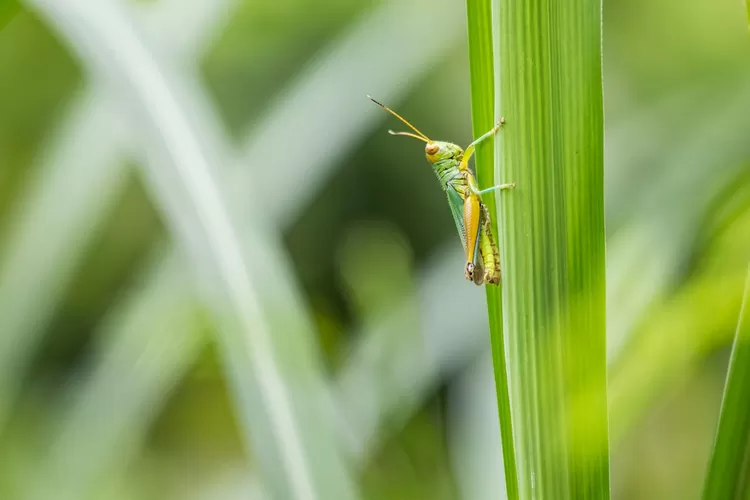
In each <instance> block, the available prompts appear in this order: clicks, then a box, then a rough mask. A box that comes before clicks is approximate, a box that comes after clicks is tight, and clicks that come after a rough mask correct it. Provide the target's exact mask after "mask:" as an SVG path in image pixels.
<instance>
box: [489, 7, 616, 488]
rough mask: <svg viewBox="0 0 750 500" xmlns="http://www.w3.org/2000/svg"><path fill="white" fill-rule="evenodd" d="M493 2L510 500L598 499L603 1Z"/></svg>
mask: <svg viewBox="0 0 750 500" xmlns="http://www.w3.org/2000/svg"><path fill="white" fill-rule="evenodd" d="M493 7H494V13H495V19H496V21H495V24H496V25H495V35H496V36H495V43H496V45H495V47H496V51H495V54H496V56H495V61H496V64H498V65H499V67H498V68H496V74H498V75H499V77H498V78H496V81H495V86H496V94H495V97H496V106H497V108H496V109H497V113H498V114H501V113H502V115H503V116H504V117H505V118H506V125H505V127H504V129H503V131H502V133H501V134H498V137H497V139H496V148H498V149H496V156H495V158H496V165H495V167H496V175H497V176H498V178H499V179H501V180H502V181H503V182H515V183H516V184H517V187H516V189H515V190H514V191H512V192H509V193H505V194H503V195H502V196H500V198H499V199H500V203H499V210H498V224H499V226H500V227H501V228H502V229H503V230H502V232H501V234H500V260H501V263H502V265H503V268H504V271H505V272H504V280H503V312H504V315H503V320H504V331H505V335H506V343H507V346H508V373H509V382H510V398H511V410H512V419H513V432H514V441H515V451H516V467H517V470H518V482H519V484H518V487H519V497H520V498H522V499H526V498H556V499H566V498H575V499H579V498H597V499H600V498H608V497H609V456H608V430H607V400H606V355H605V298H604V297H605V295H604V294H605V274H604V199H603V197H604V195H603V150H604V147H603V145H604V140H603V110H602V79H601V78H602V74H601V3H600V2H599V1H598V0H572V1H569V2H565V4H564V5H563V4H560V3H555V2H551V1H548V0H532V1H528V2H516V1H514V0H495V1H494V3H493Z"/></svg>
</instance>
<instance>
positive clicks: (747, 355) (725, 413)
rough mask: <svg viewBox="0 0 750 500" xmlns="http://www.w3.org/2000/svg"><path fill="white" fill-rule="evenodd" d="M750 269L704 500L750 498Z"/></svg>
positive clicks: (730, 360) (749, 268) (704, 490)
mask: <svg viewBox="0 0 750 500" xmlns="http://www.w3.org/2000/svg"><path fill="white" fill-rule="evenodd" d="M749 310H750V266H748V268H747V278H746V281H745V293H744V295H743V299H742V306H741V308H740V317H739V320H738V322H737V331H736V333H735V337H734V345H733V347H732V356H731V357H730V359H729V371H728V373H727V381H726V385H725V387H724V399H723V401H722V402H721V414H720V415H719V426H718V430H717V432H716V440H715V441H714V449H713V454H712V456H711V462H710V464H709V466H708V474H707V476H706V482H705V485H704V488H703V498H704V499H707V500H711V499H717V500H718V499H725V498H748V492H749V491H750V479H748V478H750V406H748V404H747V402H748V394H750V318H749V317H750V312H749Z"/></svg>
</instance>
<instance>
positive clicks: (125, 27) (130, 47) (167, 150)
mask: <svg viewBox="0 0 750 500" xmlns="http://www.w3.org/2000/svg"><path fill="white" fill-rule="evenodd" d="M33 4H34V6H36V7H38V8H39V9H40V10H41V11H42V12H43V13H44V14H45V15H46V16H48V17H49V18H51V20H52V21H53V24H54V25H55V26H56V27H57V28H58V29H60V31H61V32H62V33H63V34H64V35H65V36H67V37H68V38H69V39H70V41H71V42H72V43H73V44H75V47H76V48H77V49H78V51H79V52H80V54H81V55H82V56H84V57H85V58H86V60H87V62H88V63H89V64H90V65H91V67H92V69H95V70H99V71H102V73H103V74H104V75H106V76H107V77H108V78H109V81H111V82H116V83H117V85H118V86H119V88H120V90H122V91H123V93H124V95H125V96H126V97H127V98H128V99H130V101H131V102H132V104H133V106H132V109H131V110H130V111H131V112H132V113H133V115H132V117H133V119H134V121H135V123H139V125H140V127H139V129H143V130H144V131H148V132H145V133H144V134H143V136H142V137H141V138H142V139H144V141H146V142H145V144H149V146H150V148H148V150H149V152H150V155H151V159H152V160H153V162H152V163H151V165H152V166H153V168H150V169H147V170H146V174H147V175H146V177H147V181H148V182H149V183H150V186H151V188H152V189H153V192H154V193H155V195H156V201H157V202H158V203H159V204H160V205H161V208H162V209H163V210H164V212H165V215H166V218H167V222H168V224H169V225H170V226H171V227H172V228H173V229H174V231H175V233H176V235H177V236H178V237H179V238H181V242H182V244H183V245H184V247H185V248H186V250H187V251H188V252H189V254H190V255H191V257H192V258H193V260H194V262H195V263H196V264H197V266H198V271H199V272H201V278H202V279H203V284H204V285H205V286H204V292H205V293H206V296H207V298H208V299H209V304H210V305H211V306H212V308H213V311H214V313H215V316H216V319H217V321H218V322H219V325H220V334H219V337H218V340H219V343H220V344H221V347H222V349H223V355H224V357H225V361H226V365H227V370H228V374H229V379H230V381H231V385H232V389H233V391H234V393H235V396H236V405H237V408H238V411H239V414H240V415H239V416H240V420H241V422H242V424H243V425H242V429H243V430H244V431H245V434H246V437H247V439H248V443H249V445H250V447H251V448H252V449H253V450H254V451H255V452H256V456H257V457H258V459H259V461H260V464H261V466H262V467H263V471H264V478H265V479H266V480H267V481H268V483H267V484H268V487H269V489H271V490H273V492H274V494H275V495H276V496H278V497H280V498H301V499H316V498H355V497H356V496H357V493H356V488H355V486H354V483H353V482H352V480H351V478H350V477H349V474H348V471H347V465H346V464H345V463H344V462H343V460H341V458H340V457H339V456H338V452H337V450H336V446H335V441H334V439H332V438H331V437H330V434H331V433H332V429H330V425H329V422H328V421H327V419H326V417H327V415H326V414H325V410H324V408H323V407H322V404H321V403H322V402H323V400H324V399H323V397H322V394H321V392H322V390H323V388H322V387H321V386H320V383H319V382H320V377H319V376H318V374H317V372H316V370H317V369H318V368H319V367H318V366H317V365H316V364H315V363H314V360H310V359H306V357H305V356H306V354H307V353H308V352H310V351H308V350H307V349H306V347H307V345H302V346H301V347H300V348H298V349H288V348H285V347H286V346H289V345H292V342H294V341H295V340H298V341H299V342H300V343H303V344H304V341H305V340H306V339H309V337H307V336H305V335H304V334H302V335H297V334H296V332H299V331H304V330H305V329H308V328H309V322H308V321H306V319H305V318H304V317H303V313H302V311H303V310H304V309H303V308H302V307H295V306H296V305H298V304H294V302H295V300H294V299H295V297H293V295H294V292H293V291H292V290H289V289H288V287H287V289H284V286H285V284H286V282H287V281H288V280H286V278H287V276H288V274H287V272H286V270H285V268H284V266H283V265H280V263H279V260H280V256H281V255H282V253H281V252H280V251H279V250H278V246H276V247H275V248H276V249H271V248H270V246H271V245H273V244H274V243H275V241H274V239H273V237H272V236H271V235H269V234H268V233H266V232H263V231H261V230H259V229H258V228H253V230H251V231H245V232H244V233H243V235H242V237H241V236H240V231H239V226H238V224H237V222H236V217H237V215H234V216H233V215H232V214H233V213H234V212H233V210H232V209H233V208H234V207H233V206H232V205H230V204H229V203H228V202H227V201H226V197H225V196H224V191H223V189H222V186H221V185H220V182H219V179H217V177H216V174H215V172H214V167H213V165H214V164H215V163H220V162H222V159H223V161H227V160H228V158H227V157H226V149H225V148H221V147H220V144H219V143H217V142H215V141H220V138H219V137H218V135H220V134H217V131H216V129H215V127H214V128H211V125H212V124H213V123H212V122H213V121H212V120H210V119H208V118H207V117H203V116H201V118H202V119H203V118H207V119H206V121H205V122H204V121H203V120H201V121H200V122H198V123H200V124H201V125H202V126H203V127H202V128H201V129H200V130H198V128H197V124H196V123H195V122H192V121H191V120H189V119H188V117H187V115H186V109H187V108H186V106H183V103H182V102H181V100H180V99H181V97H182V96H183V95H184V94H186V92H189V91H190V90H192V89H189V88H188V87H189V85H188V83H187V82H181V79H180V78H177V75H176V74H173V73H170V72H169V66H168V65H167V64H165V62H164V61H160V63H161V64H159V63H157V62H156V60H155V59H154V58H153V56H152V54H151V53H150V52H149V51H148V50H147V48H146V47H145V46H144V45H143V43H142V41H141V40H140V39H139V38H138V37H137V36H136V35H135V32H134V29H133V26H132V25H131V24H129V23H128V22H127V21H125V19H124V18H125V16H124V14H123V13H122V12H121V11H119V10H117V8H116V7H115V6H113V5H102V4H89V3H88V2H82V1H79V0H70V1H67V2H48V1H44V0H37V1H35V2H33ZM112 53H116V54H118V56H119V57H118V58H117V59H116V61H115V63H113V60H112V58H111V54H112ZM180 83H182V85H180ZM148 140H151V141H152V142H151V143H149V142H148ZM212 141H213V142H212ZM224 189H226V188H224ZM247 229H249V228H247ZM247 233H249V234H247ZM268 274H274V275H275V276H276V278H277V280H278V281H279V286H277V287H269V288H268V289H264V293H263V295H261V294H260V291H259V290H258V289H257V288H256V287H255V286H254V285H255V279H257V280H258V281H260V280H262V279H263V278H262V276H265V275H268ZM269 311H278V313H277V314H274V315H269ZM281 311H284V313H281Z"/></svg>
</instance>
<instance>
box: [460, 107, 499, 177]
mask: <svg viewBox="0 0 750 500" xmlns="http://www.w3.org/2000/svg"><path fill="white" fill-rule="evenodd" d="M504 123H505V118H500V121H498V122H497V123H496V124H495V126H494V127H492V128H491V129H490V130H489V131H488V132H486V133H484V134H482V135H481V136H479V138H478V139H477V140H475V141H474V142H472V143H471V144H469V145H468V146H467V147H466V149H465V150H464V157H463V158H462V159H461V164H460V165H459V166H458V169H459V170H466V169H467V168H469V159H470V158H471V156H472V155H473V154H474V149H475V148H476V145H477V144H479V143H480V142H482V141H483V140H485V139H488V138H490V137H492V136H493V135H495V134H497V132H498V130H500V127H502V126H503V124H504Z"/></svg>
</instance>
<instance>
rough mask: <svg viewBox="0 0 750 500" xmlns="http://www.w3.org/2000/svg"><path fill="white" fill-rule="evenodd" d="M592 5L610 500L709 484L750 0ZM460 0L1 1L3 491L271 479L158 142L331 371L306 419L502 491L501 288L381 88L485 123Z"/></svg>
mask: <svg viewBox="0 0 750 500" xmlns="http://www.w3.org/2000/svg"><path fill="white" fill-rule="evenodd" d="M89 3H90V4H92V5H88V4H89ZM603 7H604V28H603V32H604V41H603V52H604V56H603V57H604V100H605V102H604V104H605V106H604V107H605V123H606V128H605V156H606V162H605V172H606V176H605V184H606V193H605V201H606V217H607V242H608V247H607V259H608V260H607V282H608V283H607V285H608V312H607V315H608V332H607V335H608V356H609V365H610V373H609V379H610V386H609V399H610V433H611V457H612V478H613V496H614V498H617V499H643V498H659V499H670V498H674V499H687V498H698V497H699V492H700V487H701V483H702V478H703V475H704V469H705V466H706V463H707V459H708V454H709V452H710V447H711V444H712V439H713V435H714V431H715V425H716V421H717V416H718V409H719V404H720V401H721V393H722V389H723V383H724V377H725V373H726V365H727V359H728V352H729V346H730V343H731V340H732V335H733V333H734V329H735V325H736V321H737V317H738V314H739V307H740V299H741V296H742V288H743V281H744V278H745V269H746V266H747V263H748V259H749V257H750V168H749V167H750V65H748V41H749V37H750V34H749V33H748V29H747V18H746V12H745V10H744V6H743V5H742V2H740V1H739V0H719V1H714V2H709V1H705V0H703V1H701V0H680V1H678V0H629V1H625V0H604V6H603ZM464 8H465V7H464V5H463V2H461V1H460V0H439V1H428V0H391V1H389V0H383V1H365V2H362V1H360V2H353V1H351V0H319V1H317V2H305V1H303V0H274V1H270V0H261V1H241V0H190V1H187V0H149V1H147V0H141V1H125V0H120V1H116V0H106V1H105V0H100V1H99V2H85V1H83V0H64V1H62V0H60V1H57V2H56V1H53V0H49V1H46V0H31V1H28V2H26V3H17V2H15V1H7V0H3V1H2V2H0V498H3V499H6V498H7V499H41V498H70V499H88V498H91V499H94V498H97V499H98V498H102V499H123V500H126V499H127V500H131V499H132V500H138V499H191V500H192V499H195V500H198V499H217V500H223V499H227V500H229V499H239V498H268V497H269V495H268V492H269V491H272V490H273V481H277V480H278V478H277V477H275V476H274V475H270V476H269V475H268V474H262V473H261V470H260V469H261V468H259V467H258V466H257V465H258V463H263V462H264V460H265V459H264V456H263V455H264V453H266V451H265V449H264V447H263V446H260V447H258V448H257V449H253V450H251V451H247V447H246V446H245V443H246V440H245V439H244V436H245V433H246V432H247V431H248V427H249V426H251V424H252V422H254V420H253V418H254V412H260V413H262V412H263V411H265V409H264V408H263V407H262V406H258V405H257V404H256V403H257V401H256V400H253V399H252V398H251V401H250V402H249V403H247V402H242V398H241V397H239V394H240V393H241V392H242V391H243V390H244V386H243V385H242V383H241V382H240V383H237V380H240V381H242V380H243V376H244V375H243V372H242V369H240V370H239V371H237V369H236V366H238V365H237V363H235V362H234V361H232V359H231V358H232V357H231V356H228V355H227V354H226V353H227V352H231V350H232V349H231V338H232V337H231V336H228V337H227V336H225V337H222V333H221V332H222V331H225V330H226V329H230V330H231V329H232V326H231V324H230V323H231V321H225V320H224V319H221V317H220V316H221V315H222V312H223V311H222V309H221V305H219V306H218V307H217V306H216V304H221V303H222V300H221V294H220V293H216V292H215V291H214V290H212V287H211V285H210V283H215V281H216V280H213V278H212V273H217V272H218V273H219V274H220V271H216V269H214V268H213V267H212V265H211V263H210V261H211V256H210V255H204V254H203V253H201V250H202V249H204V247H203V246H202V245H201V234H198V233H196V232H195V231H193V229H191V228H192V227H193V226H195V222H194V220H195V218H196V216H195V214H192V213H191V212H190V210H191V209H192V208H193V205H194V204H193V203H191V200H190V199H187V200H186V199H184V198H185V197H184V196H183V194H181V193H184V191H185V189H183V187H182V184H188V183H189V182H188V181H186V180H185V179H183V178H180V177H179V175H175V174H174V172H177V171H178V170H179V169H177V170H175V169H169V168H164V167H162V165H163V164H165V162H169V161H172V163H176V164H179V163H180V161H182V162H183V163H184V165H187V166H188V167H190V165H191V164H192V162H199V159H200V158H204V159H207V161H205V162H204V163H206V164H207V165H208V167H210V168H209V171H210V172H213V174H212V175H215V176H216V179H218V180H217V181H216V182H217V184H220V185H221V186H224V187H223V188H222V190H221V193H222V196H226V197H227V198H226V200H227V201H226V205H227V207H228V208H227V210H229V212H230V213H231V215H232V220H233V221H234V224H235V225H234V229H236V231H237V233H238V237H239V239H240V240H241V245H240V246H241V248H242V249H243V252H244V253H243V255H244V258H245V259H247V262H248V266H249V268H251V271H252V272H250V273H249V275H250V277H251V279H250V280H249V282H250V284H251V285H252V289H253V290H254V293H255V294H257V295H259V296H260V297H261V299H262V300H260V302H261V310H262V311H263V313H264V314H265V315H266V317H268V318H270V319H269V322H270V325H271V326H270V328H269V330H270V332H271V334H272V340H271V342H270V347H269V351H268V352H269V353H271V355H272V357H273V358H274V359H275V360H276V362H277V363H278V364H280V365H281V368H280V371H281V373H289V370H292V371H293V370H294V369H295V366H294V365H295V364H296V363H297V362H298V361H299V360H304V362H303V363H302V364H305V365H306V364H307V363H309V364H310V365H311V366H312V365H314V366H316V367H317V368H315V369H310V370H307V371H304V373H305V376H306V377H308V376H309V377H310V378H311V380H310V384H311V386H312V387H316V388H317V389H321V388H322V390H321V392H322V393H325V394H326V395H327V396H329V397H328V398H326V399H327V400H329V402H330V406H329V407H327V408H328V410H326V411H329V412H330V413H323V416H324V418H322V419H320V418H318V419H317V420H316V419H315V418H313V417H310V418H309V420H307V419H306V415H305V412H304V407H303V411H300V412H299V418H301V420H303V421H305V422H306V424H305V425H303V426H302V431H301V432H303V433H308V434H312V435H316V433H318V432H320V433H321V435H323V436H329V437H331V439H332V440H333V441H335V442H331V443H329V444H328V445H325V446H323V448H325V449H327V450H329V451H331V450H333V453H334V454H336V455H337V456H338V459H339V460H342V461H344V462H345V463H346V464H347V468H348V469H349V470H350V473H351V474H352V476H353V478H354V482H355V483H356V485H357V488H358V489H359V494H360V496H361V497H362V498H367V499H385V498H388V499H391V498H393V499H421V498H425V499H426V498H430V499H433V498H434V499H454V498H462V499H495V498H502V497H503V493H502V492H503V478H502V467H501V463H500V461H501V454H500V442H499V430H498V428H497V427H498V424H497V415H496V408H495V396H494V392H493V391H494V388H493V380H492V371H491V361H490V357H489V343H488V334H487V326H486V309H485V308H484V295H483V293H482V291H481V290H480V289H477V288H475V287H473V286H471V285H469V284H468V283H466V282H464V280H463V276H462V258H461V256H460V254H461V247H460V244H459V241H458V238H457V237H456V235H455V228H454V226H453V222H452V220H451V217H450V215H449V210H448V207H447V204H446V203H445V199H444V195H443V194H442V193H441V191H440V189H439V188H438V184H437V182H436V180H435V179H434V176H433V174H432V173H431V171H430V169H429V168H428V165H427V163H426V162H425V161H424V157H423V153H422V146H421V145H420V144H419V143H417V142H416V141H410V140H407V139H401V138H393V137H390V136H388V135H387V134H386V133H385V131H386V130H387V129H388V128H390V127H394V128H398V127H397V124H396V123H395V122H394V120H393V119H392V118H390V117H388V116H387V115H386V114H385V113H383V112H382V110H380V109H378V108H377V107H376V106H374V105H372V104H371V103H370V102H369V101H367V99H366V98H365V95H366V94H372V95H373V96H375V97H376V98H378V99H380V100H382V101H384V102H386V103H388V104H389V105H390V106H391V107H394V108H395V109H397V110H398V111H399V112H400V113H401V114H403V115H404V116H406V117H408V118H409V119H410V120H411V121H412V122H413V123H414V124H416V125H417V126H418V127H420V128H421V129H422V130H423V131H424V132H425V133H427V134H428V135H429V136H431V137H434V138H439V139H446V140H451V141H453V142H457V143H459V144H467V143H469V142H470V141H471V126H470V116H469V90H468V89H469V76H468V61H467V52H468V51H467V47H466V32H465V29H466V28H465V10H464ZM133 40H135V41H136V42H137V43H134V42H133ZM136 45H137V46H136ZM134 47H135V48H134ZM129 54H130V55H129ZM144 75H145V76H144ZM149 75H151V76H149ZM153 75H156V76H157V80H158V81H157V84H158V85H162V87H159V88H162V89H167V91H168V92H167V94H166V95H167V97H169V99H167V98H165V97H164V95H165V94H159V93H158V92H156V91H154V92H152V90H153V89H151V88H150V87H148V86H145V87H144V86H141V87H139V85H140V84H139V82H144V81H146V82H148V81H149V80H148V79H149V78H152V77H153ZM152 80H153V78H152ZM152 83H153V81H152ZM155 85H156V84H155ZM158 85H157V87H158ZM157 90H158V89H157ZM170 96H171V97H170ZM167 101H168V102H167ZM165 103H166V104H165ZM170 103H171V104H174V108H175V109H176V110H177V111H175V110H174V109H172V110H171V111H170V109H169V106H168V104H169V105H171V104H170ZM162 107H163V108H164V109H161V108H162ZM170 113H171V114H170ZM159 116H165V117H167V118H165V120H166V121H159V120H160V118H159ZM154 117H156V118H154ZM170 141H172V142H170ZM164 144H167V146H166V147H165V146H164ZM170 145H171V149H170ZM196 152H197V153H199V154H198V155H197V156H196V154H194V153H196ZM200 155H203V156H202V157H201V156H200ZM165 158H166V159H165ZM175 158H177V159H178V161H176V160H175ZM180 158H182V160H179V159H180ZM196 158H198V159H196ZM199 166H200V165H199ZM170 176H171V177H170ZM188 177H189V176H188ZM222 179H224V180H222ZM227 179H228V180H227ZM205 180H206V179H203V181H205ZM209 180H210V179H209ZM201 182H202V181H201ZM196 185H197V184H196ZM202 185H203V184H201V186H202ZM196 189H199V190H200V186H199V187H198V188H196ZM222 199H224V198H222ZM206 227H209V231H210V228H211V227H213V226H212V225H211V223H210V221H209V222H208V223H207V224H206ZM204 261H207V262H208V264H206V262H204ZM230 274H231V273H230ZM230 281H231V280H230ZM268 297H271V298H270V299H269V298H268ZM252 311H253V310H252V309H250V312H249V313H248V317H249V318H250V320H249V321H251V322H252V321H253V313H252ZM217 312H218V316H219V318H218V319H217ZM235 312H236V311H235ZM240 316H242V315H240ZM285 321H286V322H285ZM300 325H302V326H300ZM256 327H257V328H260V329H262V328H263V325H260V324H254V325H251V328H250V330H253V328H256ZM222 338H223V339H224V340H223V341H222V340H219V341H217V339H222ZM227 338H229V339H230V340H229V341H227V340H226V339H227ZM251 338H254V337H252V335H251ZM250 344H251V345H250V349H251V350H252V349H253V345H252V342H251V343H250ZM228 345H229V346H230V349H227V346H228ZM222 346H223V347H222ZM263 352H265V351H263ZM253 360H255V361H253ZM244 362H245V364H246V365H249V366H248V367H247V370H249V371H250V372H252V370H253V369H254V367H253V366H252V364H253V363H254V362H257V358H254V357H253V355H252V354H251V355H249V356H247V358H246V359H245V361H244ZM233 363H234V364H233ZM241 364H242V361H241V362H240V365H241ZM285 364H286V365H288V366H285ZM232 366H234V367H235V368H234V369H233V368H231V367H232ZM227 367H229V370H227ZM230 372H231V373H233V374H234V375H231V376H227V373H230ZM248 373H249V372H248ZM232 381H234V382H232ZM313 392H314V391H313ZM315 394H317V392H316V393H315ZM298 410H299V408H298ZM311 413H314V412H311ZM321 421H322V422H323V424H321ZM320 425H323V426H322V427H316V426H320ZM250 433H251V434H252V432H250ZM314 460H316V461H317V460H320V461H325V460H327V458H325V456H321V457H314ZM269 486H270V487H269Z"/></svg>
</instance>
